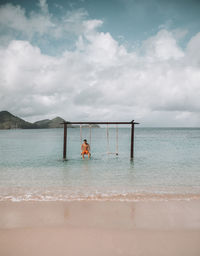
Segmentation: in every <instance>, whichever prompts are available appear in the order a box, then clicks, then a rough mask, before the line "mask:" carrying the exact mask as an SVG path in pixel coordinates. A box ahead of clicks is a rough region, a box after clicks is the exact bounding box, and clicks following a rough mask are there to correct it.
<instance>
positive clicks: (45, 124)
mask: <svg viewBox="0 0 200 256" xmlns="http://www.w3.org/2000/svg"><path fill="white" fill-rule="evenodd" d="M64 121H65V120H64V119H62V118H61V117H56V118H54V119H52V120H50V119H44V120H40V121H37V122H35V123H34V125H37V126H38V128H63V124H62V123H63V122H64Z"/></svg>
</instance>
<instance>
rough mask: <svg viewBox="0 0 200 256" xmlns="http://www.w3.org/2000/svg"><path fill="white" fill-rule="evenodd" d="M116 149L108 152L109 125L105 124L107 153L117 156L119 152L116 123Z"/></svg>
mask: <svg viewBox="0 0 200 256" xmlns="http://www.w3.org/2000/svg"><path fill="white" fill-rule="evenodd" d="M115 133H116V151H115V152H110V139H109V127H108V124H107V127H106V138H107V154H116V156H118V154H119V152H118V150H119V143H118V141H119V134H118V125H117V124H116V132H115Z"/></svg>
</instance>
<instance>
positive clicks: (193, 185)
mask: <svg viewBox="0 0 200 256" xmlns="http://www.w3.org/2000/svg"><path fill="white" fill-rule="evenodd" d="M106 132H107V130H106V128H92V136H91V141H90V136H89V133H90V130H89V128H82V138H86V139H88V140H89V142H90V143H91V153H92V158H91V159H90V160H88V159H87V157H86V159H85V160H82V159H81V156H80V130H79V129H78V128H74V129H72V128H70V129H68V142H67V159H68V160H67V161H63V160H62V154H63V129H38V130H1V131H0V200H1V201H2V200H3V201H4V200H12V201H21V200H25V201H26V200H146V199H152V200H165V199H166V200H167V199H169V198H172V199H173V198H174V199H188V200H189V199H191V198H200V128H136V129H135V151H134V159H133V161H131V160H130V129H129V128H119V130H118V133H119V134H118V137H119V139H118V148H119V150H118V151H119V154H118V156H117V155H116V154H115V153H116V129H115V128H110V129H109V148H108V141H107V136H106ZM108 151H109V152H111V153H112V154H108Z"/></svg>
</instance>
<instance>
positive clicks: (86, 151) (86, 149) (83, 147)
mask: <svg viewBox="0 0 200 256" xmlns="http://www.w3.org/2000/svg"><path fill="white" fill-rule="evenodd" d="M81 151H82V152H81V155H82V158H83V159H84V158H85V157H84V155H88V158H90V156H91V154H90V145H89V144H88V143H87V140H86V139H85V140H84V141H83V144H82V145H81Z"/></svg>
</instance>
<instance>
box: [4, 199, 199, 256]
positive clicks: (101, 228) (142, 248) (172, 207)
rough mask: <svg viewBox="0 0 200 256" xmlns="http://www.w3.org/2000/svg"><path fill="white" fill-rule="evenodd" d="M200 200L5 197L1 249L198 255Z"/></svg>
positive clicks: (19, 252)
mask: <svg viewBox="0 0 200 256" xmlns="http://www.w3.org/2000/svg"><path fill="white" fill-rule="evenodd" d="M199 212H200V200H189V201H187V200H180V201H174V200H168V201H138V202H125V201H123V202H120V201H112V202H111V201H73V202H72V201H71V202H62V201H54V202H53V201H48V202H47V201H46V202H44V201H43V202H41V201H29V202H10V201H4V202H0V255H3V256H12V255H13V256H14V255H15V256H18V255H19V256H25V255H29V256H32V255H37V256H40V255H41V256H45V255H48V256H50V255H52V256H53V255H70V256H71V255H72V256H73V255H77V256H78V255H87V256H90V255H91V256H93V255H95V256H96V255H109V256H115V255H123V256H126V255H135V256H139V255H140V256H145V255H148V256H156V255H159V256H168V255H170V256H173V255H174V256H179V255H180V256H188V255H190V256H199V255H200V243H199V237H200V218H199Z"/></svg>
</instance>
